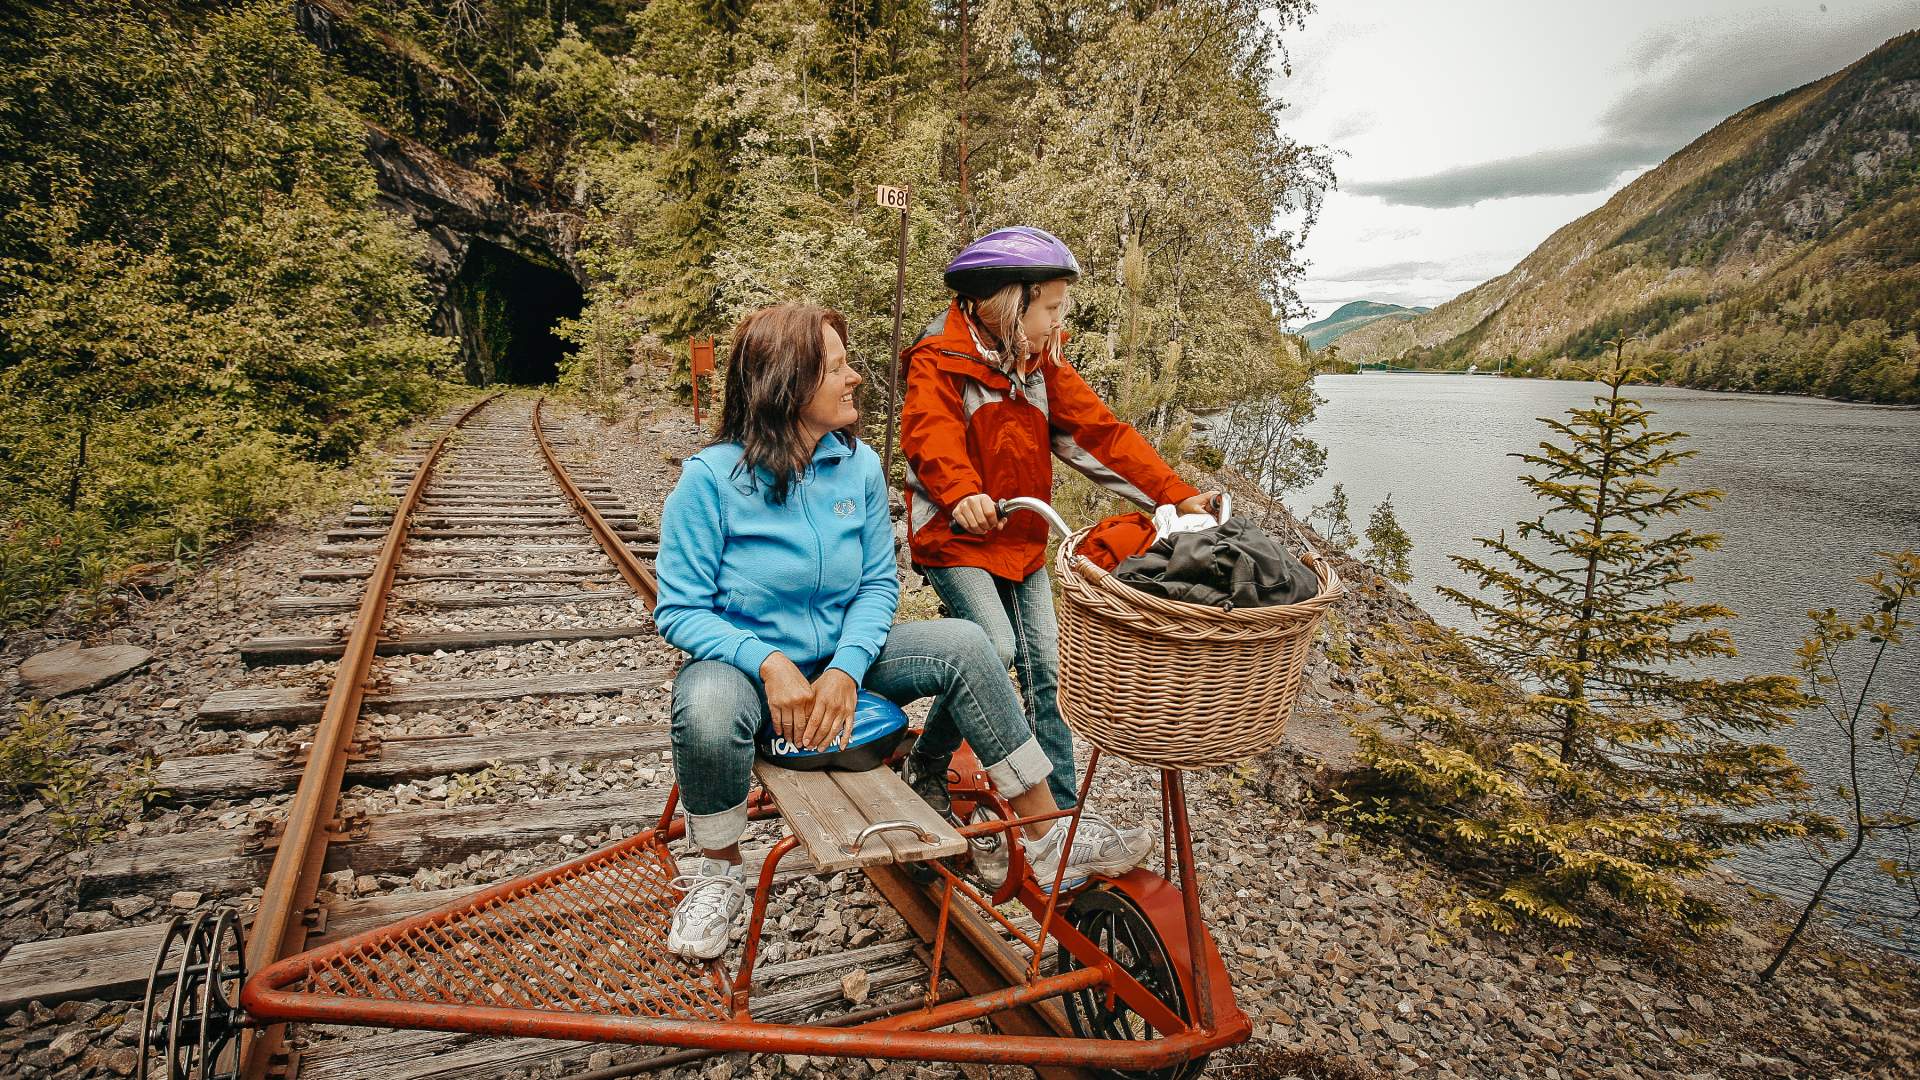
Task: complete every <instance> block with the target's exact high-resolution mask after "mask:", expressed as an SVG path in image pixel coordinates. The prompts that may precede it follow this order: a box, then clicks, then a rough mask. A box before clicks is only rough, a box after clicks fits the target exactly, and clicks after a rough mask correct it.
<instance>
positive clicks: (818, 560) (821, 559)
mask: <svg viewBox="0 0 1920 1080" xmlns="http://www.w3.org/2000/svg"><path fill="white" fill-rule="evenodd" d="M819 475H820V474H819V472H818V470H817V469H815V468H814V466H813V465H812V464H811V463H809V464H808V466H807V471H806V473H803V474H802V476H803V479H802V480H801V486H802V487H804V488H806V489H807V490H805V491H802V492H801V493H800V515H801V516H802V517H804V518H806V519H807V528H809V529H812V530H813V597H812V600H811V602H810V603H809V604H808V605H807V626H808V627H810V628H811V629H812V630H813V651H814V653H815V654H816V655H818V654H819V652H820V584H821V582H822V581H823V580H824V579H825V577H826V558H827V554H826V551H825V546H826V541H825V540H824V539H822V538H821V536H820V526H818V525H816V524H814V521H813V490H812V489H813V485H812V483H811V481H812V480H814V479H817V478H818V477H819Z"/></svg>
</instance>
